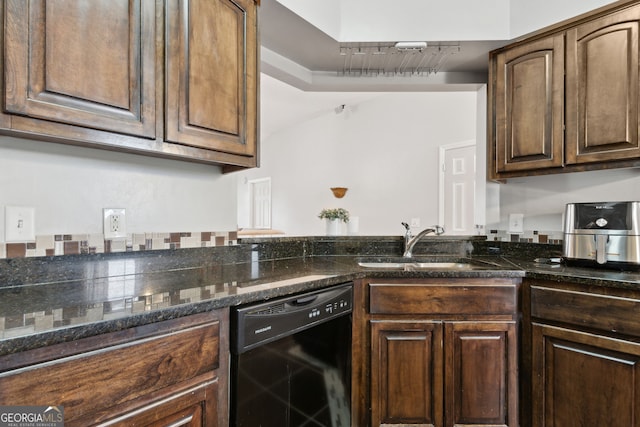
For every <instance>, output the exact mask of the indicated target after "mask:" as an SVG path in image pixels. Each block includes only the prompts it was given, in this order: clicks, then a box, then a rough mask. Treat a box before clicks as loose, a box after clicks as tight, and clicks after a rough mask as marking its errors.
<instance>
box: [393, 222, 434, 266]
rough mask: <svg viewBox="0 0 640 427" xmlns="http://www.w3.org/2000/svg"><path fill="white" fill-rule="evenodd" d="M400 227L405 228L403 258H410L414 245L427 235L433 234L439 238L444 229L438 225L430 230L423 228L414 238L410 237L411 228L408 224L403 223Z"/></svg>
mask: <svg viewBox="0 0 640 427" xmlns="http://www.w3.org/2000/svg"><path fill="white" fill-rule="evenodd" d="M402 226H403V227H404V228H405V233H404V254H403V255H402V256H403V257H404V258H411V256H412V255H413V253H412V252H413V247H414V246H415V245H416V243H418V241H419V240H420V239H422V238H423V237H424V236H426V235H427V234H430V233H433V234H435V235H436V236H439V235H441V234H442V233H444V228H442V227H441V226H439V225H433V226H431V227H430V228H425V229H424V230H422V231H421V232H419V233H418V234H417V235H416V236H415V237H414V236H412V235H411V228H410V227H409V224H407V223H406V222H403V223H402Z"/></svg>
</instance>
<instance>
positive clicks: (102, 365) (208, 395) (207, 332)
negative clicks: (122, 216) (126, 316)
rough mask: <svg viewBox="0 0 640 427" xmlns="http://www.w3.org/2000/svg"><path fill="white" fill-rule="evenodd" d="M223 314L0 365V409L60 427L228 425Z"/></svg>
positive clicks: (55, 348)
mask: <svg viewBox="0 0 640 427" xmlns="http://www.w3.org/2000/svg"><path fill="white" fill-rule="evenodd" d="M228 329H229V328H228V309H220V310H216V311H212V312H208V313H202V314H195V315H191V316H187V317H183V318H178V319H173V320H167V321H163V322H159V323H153V324H149V325H144V326H139V327H135V328H131V329H126V330H122V331H118V332H112V333H107V334H102V335H98V336H93V337H88V338H83V339H79V340H75V341H71V342H65V343H61V344H56V345H52V346H49V347H43V348H39V349H34V350H29V351H25V352H23V353H18V354H14V355H7V356H2V357H0V405H11V406H13V405H16V406H22V405H37V406H49V405H52V406H63V408H64V424H65V426H79V427H86V426H122V427H124V426H127V427H128V426H141V427H142V426H148V427H151V426H153V427H156V426H158V427H159V426H193V427H195V426H203V427H204V426H207V427H217V426H220V427H222V426H226V425H228V397H227V396H228V383H227V381H228V373H227V372H228V363H229V362H228Z"/></svg>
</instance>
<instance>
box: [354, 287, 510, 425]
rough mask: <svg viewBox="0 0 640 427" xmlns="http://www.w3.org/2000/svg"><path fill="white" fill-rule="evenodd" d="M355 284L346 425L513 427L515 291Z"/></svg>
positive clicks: (504, 288) (507, 288) (505, 289)
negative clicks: (351, 391) (350, 412)
mask: <svg viewBox="0 0 640 427" xmlns="http://www.w3.org/2000/svg"><path fill="white" fill-rule="evenodd" d="M361 283H362V284H361V285H356V287H355V289H354V294H355V296H356V303H355V305H354V325H355V326H354V345H355V347H354V367H355V368H354V377H353V378H354V387H353V388H354V394H353V400H352V403H353V421H352V425H354V426H355V425H357V426H366V425H370V426H374V427H378V426H389V427H390V426H421V427H454V426H456V427H463V426H487V427H488V426H503V427H504V426H517V417H518V409H517V396H518V390H517V324H516V319H517V313H516V310H517V304H516V293H517V285H518V281H512V280H511V279H489V280H487V279H420V280H416V279H412V280H385V281H384V283H380V282H366V281H364V282H361ZM361 320H363V321H361Z"/></svg>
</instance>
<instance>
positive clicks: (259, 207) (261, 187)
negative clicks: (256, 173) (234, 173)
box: [248, 178, 271, 229]
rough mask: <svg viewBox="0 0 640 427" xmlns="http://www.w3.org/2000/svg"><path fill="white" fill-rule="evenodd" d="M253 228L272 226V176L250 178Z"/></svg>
mask: <svg viewBox="0 0 640 427" xmlns="http://www.w3.org/2000/svg"><path fill="white" fill-rule="evenodd" d="M248 184H249V200H250V201H251V202H250V203H251V206H250V207H249V209H250V212H251V228H259V229H269V228H271V178H261V179H252V180H249V182H248Z"/></svg>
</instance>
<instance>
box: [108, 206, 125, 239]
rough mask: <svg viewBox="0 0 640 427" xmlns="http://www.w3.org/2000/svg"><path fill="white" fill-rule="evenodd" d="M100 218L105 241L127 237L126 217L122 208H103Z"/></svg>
mask: <svg viewBox="0 0 640 427" xmlns="http://www.w3.org/2000/svg"><path fill="white" fill-rule="evenodd" d="M102 217H103V221H104V238H105V239H118V238H123V237H127V216H126V211H125V210H124V208H104V209H102Z"/></svg>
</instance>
